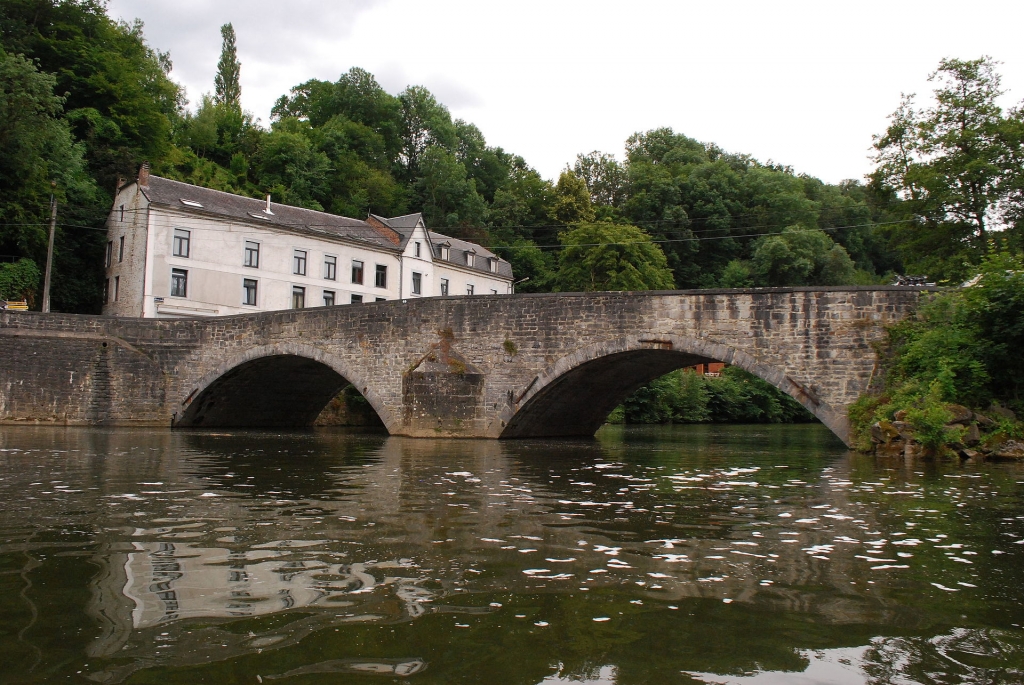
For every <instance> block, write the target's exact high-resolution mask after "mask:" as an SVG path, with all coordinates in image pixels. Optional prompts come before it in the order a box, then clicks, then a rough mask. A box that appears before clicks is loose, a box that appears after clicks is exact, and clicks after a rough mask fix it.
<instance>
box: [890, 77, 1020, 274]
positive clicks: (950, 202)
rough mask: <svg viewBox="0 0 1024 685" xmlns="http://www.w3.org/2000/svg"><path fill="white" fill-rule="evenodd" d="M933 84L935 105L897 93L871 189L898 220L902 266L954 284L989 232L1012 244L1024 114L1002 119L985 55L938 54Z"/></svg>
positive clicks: (996, 82) (895, 233)
mask: <svg viewBox="0 0 1024 685" xmlns="http://www.w3.org/2000/svg"><path fill="white" fill-rule="evenodd" d="M930 80H931V81H932V82H934V83H935V84H936V88H935V91H934V103H933V104H932V106H930V107H927V108H925V109H923V110H919V109H917V108H916V106H915V101H914V96H913V95H909V96H904V98H903V101H902V102H901V103H900V106H899V108H897V110H896V111H895V112H894V113H893V114H892V115H891V117H890V122H891V123H890V125H889V127H888V129H887V130H886V132H885V133H884V134H883V135H880V136H876V137H875V149H876V150H877V155H876V161H877V162H878V167H877V168H876V170H875V172H874V173H873V174H872V187H873V190H874V192H875V194H876V195H877V196H878V197H879V198H880V200H881V201H883V202H885V203H886V204H887V210H888V211H889V212H891V213H892V214H893V215H894V216H896V217H898V218H900V219H903V220H904V221H903V222H902V223H899V224H895V225H894V227H893V228H892V229H891V233H892V239H893V241H892V242H893V244H894V246H895V247H896V248H897V249H898V250H899V251H900V254H901V255H902V257H903V259H904V260H905V261H906V262H907V264H908V265H909V266H910V267H911V268H912V269H914V270H916V271H920V272H924V273H928V274H929V275H931V276H932V277H933V278H937V279H951V280H953V281H957V280H963V279H964V278H966V277H968V276H969V275H970V274H971V272H972V271H973V270H974V269H975V268H976V265H977V264H979V263H980V261H981V259H983V258H984V256H985V255H986V254H987V253H988V251H989V248H990V242H991V240H992V239H993V238H999V239H1000V240H1002V241H1007V240H1009V241H1015V242H1017V243H1018V247H1019V241H1020V237H1019V234H1020V231H1021V227H1020V217H1021V206H1022V205H1021V194H1020V190H1021V188H1022V187H1024V185H1022V167H1021V160H1022V158H1024V148H1022V143H1024V138H1022V136H1021V132H1022V126H1024V120H1022V116H1024V115H1022V112H1021V110H1019V109H1017V110H1013V111H1011V112H1010V113H1009V114H1008V115H1006V114H1004V113H1003V111H1002V109H1001V108H1000V107H999V105H998V104H997V103H996V99H997V98H998V97H999V96H1000V95H1001V94H1002V91H1001V90H1000V76H999V74H998V73H997V72H996V62H994V61H993V60H992V59H991V58H988V57H981V58H978V59H974V60H959V59H944V60H942V61H941V62H940V63H939V67H938V69H937V70H936V71H935V72H934V73H933V74H932V75H931V77H930ZM1000 229H1006V232H1005V233H999V232H998V231H1000ZM994 231H995V233H994Z"/></svg>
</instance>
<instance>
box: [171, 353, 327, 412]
mask: <svg viewBox="0 0 1024 685" xmlns="http://www.w3.org/2000/svg"><path fill="white" fill-rule="evenodd" d="M345 384H346V381H345V378H344V377H343V376H342V375H341V374H339V373H338V372H337V371H335V370H334V369H332V368H331V367H329V366H327V365H326V364H321V363H320V362H318V361H315V360H313V359H307V358H306V357H300V356H297V355H274V356H269V357H260V358H259V359H254V360H252V361H249V362H245V363H244V364H240V365H238V366H236V367H235V368H233V369H231V370H230V371H228V372H227V373H225V374H224V375H223V376H221V377H220V378H218V379H217V380H215V381H214V382H212V383H211V384H210V385H209V386H207V387H206V388H205V389H204V390H203V391H202V392H201V393H199V395H198V396H197V397H195V398H194V399H193V400H192V403H191V404H190V405H189V406H188V408H186V409H185V411H184V413H183V414H181V416H180V418H178V420H177V421H176V422H175V425H176V426H183V427H187V426H226V427H236V428H240V427H248V428H263V427H266V428H287V427H297V426H309V425H312V423H313V421H314V420H315V419H316V417H317V416H318V415H319V414H320V412H321V410H323V408H324V407H325V406H326V405H327V403H328V402H330V401H331V399H332V398H333V397H335V396H336V395H337V394H338V393H339V392H340V391H341V389H342V388H343V387H344V386H345Z"/></svg>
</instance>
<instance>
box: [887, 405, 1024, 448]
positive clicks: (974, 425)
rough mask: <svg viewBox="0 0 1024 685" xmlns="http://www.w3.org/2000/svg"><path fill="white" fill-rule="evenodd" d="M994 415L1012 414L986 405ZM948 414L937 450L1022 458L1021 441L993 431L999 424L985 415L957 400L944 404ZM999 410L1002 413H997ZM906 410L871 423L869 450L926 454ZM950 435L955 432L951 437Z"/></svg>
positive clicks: (1022, 444)
mask: <svg viewBox="0 0 1024 685" xmlns="http://www.w3.org/2000/svg"><path fill="white" fill-rule="evenodd" d="M992 408H995V409H996V410H998V411H994V412H992V413H994V414H995V415H997V416H1000V417H1003V418H1005V417H1006V416H1008V415H1012V414H1013V412H1011V411H1010V410H1009V409H1005V408H1003V407H999V405H993V407H991V408H990V409H992ZM946 409H947V410H948V411H949V413H950V414H951V417H950V420H949V421H948V422H947V423H946V424H945V428H946V431H947V435H949V436H950V438H949V440H950V442H948V443H947V444H946V445H945V448H944V449H941V450H939V451H940V452H945V453H950V452H951V453H953V454H957V455H959V456H960V458H961V459H969V460H974V461H976V460H980V459H1024V443H1022V442H1019V441H1017V440H1010V439H1007V436H1006V435H1005V434H1000V433H998V432H996V431H997V429H998V426H999V424H998V423H997V422H996V421H993V420H992V419H990V418H989V417H987V416H985V415H983V414H979V413H977V412H975V411H972V410H971V409H969V408H967V407H965V406H963V405H960V404H949V405H946ZM999 412H1002V413H999ZM906 419H907V412H906V410H902V409H901V410H900V411H897V412H895V413H894V414H893V420H892V421H887V420H884V419H883V420H881V421H876V422H875V423H873V424H872V425H871V429H870V437H871V443H872V447H873V451H874V452H875V453H876V454H878V455H881V456H887V457H899V456H902V457H904V458H908V459H909V458H913V457H918V456H924V455H928V454H929V453H930V451H929V450H926V449H925V448H924V447H923V446H922V445H921V444H920V442H918V440H917V438H916V435H915V431H914V426H913V425H912V424H911V423H909V422H908V421H907V420H906ZM952 436H958V437H957V438H953V437H952Z"/></svg>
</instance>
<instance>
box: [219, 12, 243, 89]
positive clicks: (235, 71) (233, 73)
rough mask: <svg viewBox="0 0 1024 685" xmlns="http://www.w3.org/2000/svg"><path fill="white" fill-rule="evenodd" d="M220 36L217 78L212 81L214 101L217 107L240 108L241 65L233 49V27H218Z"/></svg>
mask: <svg viewBox="0 0 1024 685" xmlns="http://www.w3.org/2000/svg"><path fill="white" fill-rule="evenodd" d="M220 35H221V37H222V38H223V39H224V42H223V44H222V45H221V49H220V61H219V62H217V76H216V77H214V79H213V86H214V100H215V101H216V103H217V104H218V105H227V106H229V107H233V108H237V109H241V108H242V85H241V83H240V82H239V77H240V75H241V71H242V64H241V62H239V61H238V51H237V49H236V48H235V27H233V26H232V25H231V24H230V23H228V24H224V25H223V26H221V27H220Z"/></svg>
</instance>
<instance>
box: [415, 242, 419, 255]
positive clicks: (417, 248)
mask: <svg viewBox="0 0 1024 685" xmlns="http://www.w3.org/2000/svg"><path fill="white" fill-rule="evenodd" d="M416 256H417V257H419V256H420V244H419V243H416Z"/></svg>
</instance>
